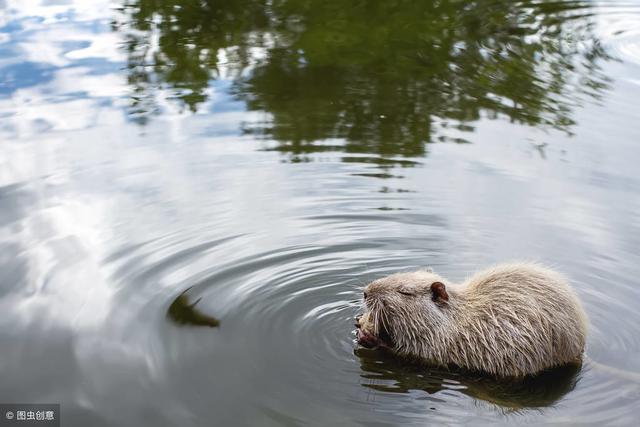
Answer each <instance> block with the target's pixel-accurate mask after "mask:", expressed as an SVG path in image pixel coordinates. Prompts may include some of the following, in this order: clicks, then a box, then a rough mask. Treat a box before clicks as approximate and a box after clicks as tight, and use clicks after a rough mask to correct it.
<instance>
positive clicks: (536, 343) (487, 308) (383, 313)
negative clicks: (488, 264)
mask: <svg viewBox="0 0 640 427" xmlns="http://www.w3.org/2000/svg"><path fill="white" fill-rule="evenodd" d="M437 282H440V283H442V284H444V292H445V294H442V292H443V290H442V289H441V288H440V287H439V285H435V286H433V287H432V284H434V283H437ZM432 288H433V290H432ZM365 296H366V297H365V303H366V306H367V309H368V310H367V312H365V314H364V315H363V316H362V317H361V318H360V319H359V322H358V323H359V325H358V326H359V328H360V332H361V337H362V338H363V339H366V337H369V338H371V337H381V336H383V337H385V334H388V336H386V338H387V339H386V340H379V342H380V343H381V344H382V343H383V341H386V344H387V346H388V347H389V348H390V349H391V350H392V351H393V352H395V353H397V354H399V355H403V356H409V357H413V358H417V359H420V360H423V361H425V362H428V363H430V364H435V365H439V366H451V365H454V366H458V367H461V368H465V369H470V370H475V371H484V372H487V373H490V374H494V375H497V376H516V377H518V376H524V375H529V374H535V373H538V372H540V371H543V370H545V369H549V368H552V367H554V366H559V365H563V364H566V363H572V362H579V361H580V360H581V355H582V353H583V351H584V346H585V338H586V332H587V318H586V315H585V313H584V311H583V309H582V307H581V305H580V302H579V300H578V298H577V297H576V295H575V294H574V293H573V291H572V289H571V288H570V287H569V285H568V283H567V281H566V279H565V278H564V277H562V276H561V275H560V274H558V273H557V272H555V271H552V270H550V269H548V268H545V267H543V266H540V265H537V264H532V263H512V264H502V265H498V266H495V267H492V268H490V269H487V270H485V271H482V272H480V273H477V274H475V275H474V276H473V277H471V278H470V279H468V280H466V281H465V282H464V283H462V284H460V285H455V284H453V283H451V282H449V281H447V280H446V279H444V278H442V277H440V276H438V275H437V274H434V273H432V272H431V271H426V270H424V271H416V272H412V273H398V274H393V275H391V276H388V277H385V278H382V279H379V280H376V281H374V282H372V283H371V284H369V285H368V286H367V287H366V289H365Z"/></svg>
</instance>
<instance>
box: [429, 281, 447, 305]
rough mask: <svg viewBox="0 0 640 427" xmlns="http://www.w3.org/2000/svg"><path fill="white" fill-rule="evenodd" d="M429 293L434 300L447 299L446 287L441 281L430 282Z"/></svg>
mask: <svg viewBox="0 0 640 427" xmlns="http://www.w3.org/2000/svg"><path fill="white" fill-rule="evenodd" d="M431 295H432V298H433V300H434V301H449V295H448V294H447V289H446V288H445V286H444V283H442V282H433V283H432V284H431Z"/></svg>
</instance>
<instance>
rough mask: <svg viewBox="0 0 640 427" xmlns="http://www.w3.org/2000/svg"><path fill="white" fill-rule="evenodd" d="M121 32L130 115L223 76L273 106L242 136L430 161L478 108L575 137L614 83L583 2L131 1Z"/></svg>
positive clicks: (234, 90) (251, 101) (193, 94)
mask: <svg viewBox="0 0 640 427" xmlns="http://www.w3.org/2000/svg"><path fill="white" fill-rule="evenodd" d="M117 28H118V30H119V31H122V32H124V34H125V36H126V40H127V43H126V49H127V52H128V70H129V73H128V78H129V83H130V84H131V87H132V110H131V114H132V117H135V118H137V119H138V120H140V121H141V122H143V123H144V122H145V120H146V119H147V118H148V117H149V116H150V115H152V114H153V113H154V112H156V111H157V106H156V103H155V97H156V92H157V90H158V89H163V90H168V91H169V92H170V93H171V94H172V96H173V97H174V98H175V100H176V102H178V103H179V105H182V106H184V107H188V108H189V109H190V110H192V111H196V110H197V109H198V108H199V106H200V105H202V103H203V102H204V101H205V100H206V99H207V89H208V87H209V85H210V84H211V81H212V79H217V78H221V77H225V78H227V79H231V80H232V82H233V83H232V85H231V94H232V96H233V97H234V98H235V99H237V100H242V101H244V102H245V104H246V106H247V108H248V109H249V110H256V111H265V112H267V113H269V114H268V119H267V120H265V121H263V122H261V123H248V124H247V125H246V126H245V129H244V131H245V132H247V133H252V134H255V135H258V136H260V137H264V138H266V139H270V140H271V139H272V140H275V141H278V143H279V145H278V147H276V149H277V150H280V151H285V152H290V153H292V154H296V155H299V154H304V153H311V152H315V151H321V150H327V149H332V150H335V149H338V150H344V151H348V152H359V153H377V154H380V155H406V156H419V155H422V154H424V150H425V143H428V142H432V141H436V140H446V139H453V140H455V141H464V139H463V138H462V137H460V135H464V134H465V133H464V132H465V131H469V130H472V129H473V127H472V126H473V122H474V121H476V120H478V119H479V118H481V117H489V118H495V117H506V118H508V119H509V120H511V121H513V122H517V123H521V124H525V125H529V126H540V127H548V128H555V129H560V130H563V131H566V132H570V131H571V126H572V125H573V124H574V122H573V119H572V111H573V109H574V108H575V107H576V106H578V105H579V104H580V103H581V102H582V101H583V100H584V99H585V97H598V96H599V94H601V93H602V91H603V89H605V88H606V87H607V79H606V77H605V76H604V75H603V74H602V72H601V71H600V68H599V66H600V63H601V61H602V60H606V59H608V56H607V54H606V52H605V51H604V49H603V48H602V46H601V45H600V44H599V43H598V40H597V39H596V38H595V36H594V34H593V31H592V19H591V10H590V7H589V3H587V2H583V1H543V0H538V1H526V0H525V1H512V0H485V1H483V0H478V1H466V0H440V1H432V0H429V1H413V0H385V1H376V0H355V1H339V0H273V1H253V0H234V1H213V0H200V1H191V0H181V1H169V0H131V1H127V2H126V4H125V6H124V7H123V8H122V13H121V20H120V24H119V25H118V26H117ZM225 73H226V74H225ZM222 74H225V75H224V76H222ZM452 128H453V129H455V132H453V131H452V130H451V129H452ZM452 135H457V136H456V138H453V137H452ZM332 139H336V140H340V141H345V142H339V143H337V145H336V146H329V147H327V146H326V145H325V144H318V143H317V142H318V141H327V140H332Z"/></svg>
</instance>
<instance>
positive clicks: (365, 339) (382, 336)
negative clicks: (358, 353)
mask: <svg viewBox="0 0 640 427" xmlns="http://www.w3.org/2000/svg"><path fill="white" fill-rule="evenodd" d="M359 320H360V316H358V317H356V328H358V344H360V345H361V346H363V347H365V348H376V347H382V348H392V347H393V346H394V345H395V341H394V340H393V338H392V336H391V333H389V331H388V330H387V328H386V327H385V325H384V323H383V322H380V323H379V324H378V335H375V334H373V333H370V332H365V331H364V330H362V328H361V327H360V322H359Z"/></svg>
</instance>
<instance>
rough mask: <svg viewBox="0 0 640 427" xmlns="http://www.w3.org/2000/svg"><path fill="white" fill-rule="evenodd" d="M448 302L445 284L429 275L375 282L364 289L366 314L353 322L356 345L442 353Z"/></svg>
mask: <svg viewBox="0 0 640 427" xmlns="http://www.w3.org/2000/svg"><path fill="white" fill-rule="evenodd" d="M452 298H455V295H453V294H451V289H449V288H448V287H447V285H445V280H444V279H443V278H442V277H440V276H438V275H436V274H434V273H432V272H430V271H416V272H412V273H398V274H393V275H391V276H388V277H385V278H382V279H378V280H376V281H374V282H372V283H370V284H369V285H368V286H367V287H366V288H365V289H364V301H365V305H366V311H365V313H364V314H362V315H361V316H359V317H358V318H357V323H356V327H357V328H358V343H359V344H360V345H362V346H364V347H369V348H373V347H383V348H387V349H390V350H393V351H394V352H397V353H400V354H422V355H423V356H427V357H429V356H430V355H431V354H432V355H436V354H440V353H442V352H443V351H446V348H445V343H446V341H447V336H448V332H447V329H448V325H449V324H450V322H451V304H452V303H453V302H454V301H452Z"/></svg>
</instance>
